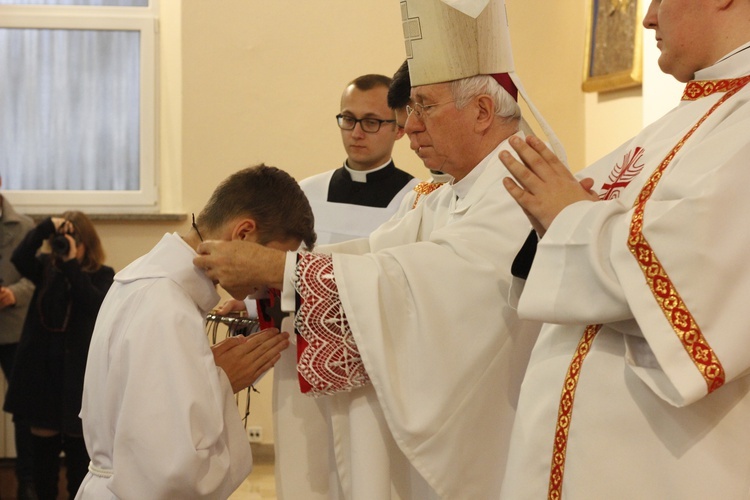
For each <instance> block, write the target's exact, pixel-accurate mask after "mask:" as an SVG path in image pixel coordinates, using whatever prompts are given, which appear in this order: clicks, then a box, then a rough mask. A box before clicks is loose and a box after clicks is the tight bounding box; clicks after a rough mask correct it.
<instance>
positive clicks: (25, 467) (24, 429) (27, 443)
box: [14, 422, 39, 500]
mask: <svg viewBox="0 0 750 500" xmlns="http://www.w3.org/2000/svg"><path fill="white" fill-rule="evenodd" d="M14 426H15V435H16V479H17V480H18V492H17V494H16V498H17V499H18V500H39V497H37V494H36V488H35V487H34V466H33V463H32V459H31V457H32V453H33V452H32V448H31V430H30V429H29V426H28V425H26V424H24V423H21V422H14Z"/></svg>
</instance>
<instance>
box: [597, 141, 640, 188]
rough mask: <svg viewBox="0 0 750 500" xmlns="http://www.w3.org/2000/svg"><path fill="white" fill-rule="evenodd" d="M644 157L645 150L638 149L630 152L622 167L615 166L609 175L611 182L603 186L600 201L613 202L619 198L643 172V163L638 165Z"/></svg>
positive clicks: (626, 154) (626, 155) (625, 157)
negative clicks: (612, 200)
mask: <svg viewBox="0 0 750 500" xmlns="http://www.w3.org/2000/svg"><path fill="white" fill-rule="evenodd" d="M642 157H643V148H641V147H636V148H635V150H634V151H628V152H627V153H625V156H624V157H623V159H622V166H620V165H615V168H614V169H612V172H611V173H610V174H609V182H605V183H604V184H603V185H602V192H601V193H600V194H599V199H602V200H611V199H613V198H619V197H620V192H621V191H622V190H623V189H625V188H626V187H627V186H628V184H630V181H632V180H633V179H634V178H635V177H636V176H637V175H638V174H640V173H641V170H643V166H644V164H643V163H638V162H639V161H640V160H641V158H642Z"/></svg>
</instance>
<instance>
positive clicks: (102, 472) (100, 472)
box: [89, 462, 115, 479]
mask: <svg viewBox="0 0 750 500" xmlns="http://www.w3.org/2000/svg"><path fill="white" fill-rule="evenodd" d="M89 472H90V473H92V474H93V475H95V476H96V477H103V478H105V479H106V478H109V477H112V474H114V473H115V471H113V470H112V469H100V468H99V467H97V466H95V465H94V464H93V462H89Z"/></svg>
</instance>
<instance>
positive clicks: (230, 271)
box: [193, 240, 286, 300]
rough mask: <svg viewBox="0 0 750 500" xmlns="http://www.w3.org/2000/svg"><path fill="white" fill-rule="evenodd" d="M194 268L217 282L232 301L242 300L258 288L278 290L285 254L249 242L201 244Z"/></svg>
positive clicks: (206, 242)
mask: <svg viewBox="0 0 750 500" xmlns="http://www.w3.org/2000/svg"><path fill="white" fill-rule="evenodd" d="M198 254H199V255H198V256H197V257H195V258H194V259H193V264H194V265H195V266H196V267H199V268H201V269H203V270H204V271H205V272H206V275H207V276H208V277H209V278H211V279H212V280H214V281H215V282H218V283H219V284H220V285H221V286H222V288H224V289H225V290H226V291H227V292H229V294H230V295H232V297H234V298H235V299H239V300H241V299H244V298H245V297H247V296H248V295H250V294H252V293H254V292H255V291H256V290H257V289H258V288H261V287H262V286H265V285H267V286H272V287H275V288H281V282H282V281H283V279H284V262H285V259H286V252H283V251H281V250H275V249H273V248H268V247H264V246H262V245H259V244H257V243H251V242H249V241H242V240H233V241H213V240H212V241H204V242H203V243H201V244H200V245H199V246H198Z"/></svg>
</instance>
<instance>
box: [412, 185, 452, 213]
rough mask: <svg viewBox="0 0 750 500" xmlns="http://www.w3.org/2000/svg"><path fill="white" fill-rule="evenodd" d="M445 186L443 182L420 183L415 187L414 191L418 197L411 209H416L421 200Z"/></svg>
mask: <svg viewBox="0 0 750 500" xmlns="http://www.w3.org/2000/svg"><path fill="white" fill-rule="evenodd" d="M443 184H444V183H443V182H420V183H419V184H417V185H416V186H414V191H416V193H417V197H416V198H414V204H413V205H412V206H411V208H416V206H417V203H419V199H420V198H421V197H422V196H426V195H428V194H430V193H431V192H433V191H435V190H436V189H437V188H439V187H440V186H442V185H443Z"/></svg>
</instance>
